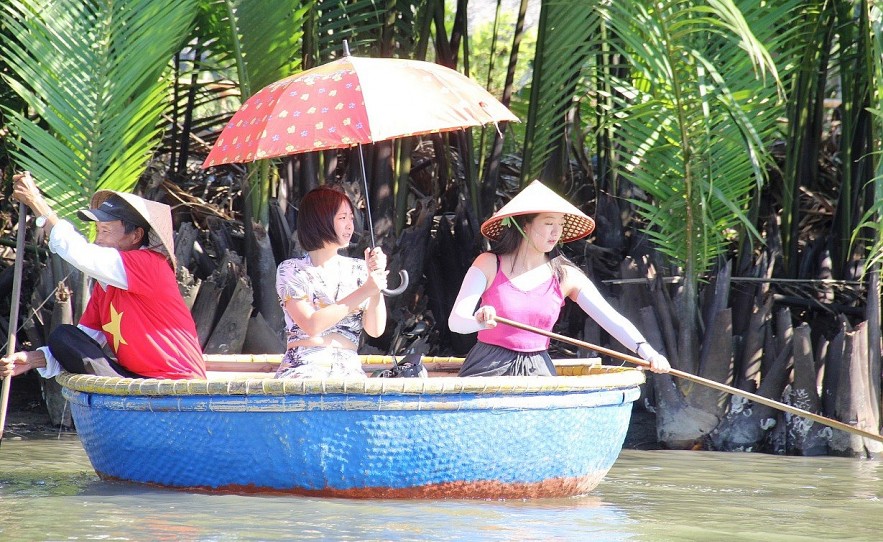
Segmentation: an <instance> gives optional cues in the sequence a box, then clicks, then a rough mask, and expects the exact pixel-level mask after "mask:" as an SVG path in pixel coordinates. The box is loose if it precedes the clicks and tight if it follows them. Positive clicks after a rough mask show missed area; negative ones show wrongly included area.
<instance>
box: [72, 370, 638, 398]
mask: <svg viewBox="0 0 883 542" xmlns="http://www.w3.org/2000/svg"><path fill="white" fill-rule="evenodd" d="M573 369H576V368H573ZM569 374H574V375H579V376H551V377H511V376H509V377H507V376H501V377H486V378H458V377H453V376H451V377H432V378H365V379H326V380H313V379H286V380H277V379H274V378H272V376H271V375H269V374H268V375H267V377H266V378H238V379H237V378H235V377H234V378H224V379H217V380H160V379H152V378H143V379H142V378H119V377H106V376H93V375H80V374H71V373H62V374H60V375H59V376H58V377H57V380H58V382H59V383H60V384H61V385H62V386H64V387H66V388H68V389H71V390H75V391H80V392H85V393H100V394H105V395H127V396H144V397H155V396H188V395H190V396H204V395H228V396H242V395H321V394H351V395H382V394H386V393H392V394H406V395H451V394H458V393H472V394H497V395H500V394H502V395H518V394H538V393H555V392H585V391H593V390H608V389H618V388H629V387H634V386H639V385H641V384H643V383H644V373H643V372H642V371H640V370H637V369H631V368H626V367H610V366H598V365H586V366H582V368H581V369H579V370H574V371H572V372H570V373H569Z"/></svg>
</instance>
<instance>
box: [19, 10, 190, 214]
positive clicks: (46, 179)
mask: <svg viewBox="0 0 883 542" xmlns="http://www.w3.org/2000/svg"><path fill="white" fill-rule="evenodd" d="M4 7H5V10H4V11H3V13H2V16H3V19H4V24H5V25H6V26H7V27H8V29H9V32H10V34H11V36H12V38H13V39H12V40H10V41H9V42H8V43H6V44H5V47H4V50H3V52H2V54H3V57H4V61H5V62H6V63H7V64H8V66H9V69H10V72H11V74H8V75H4V79H5V80H6V82H7V83H8V84H9V85H10V87H11V88H12V89H13V90H15V92H16V93H18V94H19V95H20V96H21V97H22V98H23V99H24V100H25V101H26V102H27V103H28V105H29V107H30V108H31V109H32V110H33V111H34V112H35V114H36V117H37V118H36V120H35V119H32V118H30V117H28V116H25V115H24V114H22V113H19V112H17V111H10V112H9V115H10V119H11V125H12V127H13V129H14V131H15V133H16V135H17V138H18V141H17V146H16V148H15V149H14V150H13V155H14V157H15V158H16V160H17V161H18V163H19V166H20V167H22V168H25V169H28V170H30V171H31V172H32V173H34V175H35V176H36V177H37V178H38V179H39V180H40V186H41V188H42V189H43V191H44V192H45V193H46V195H47V196H48V197H49V198H50V199H51V200H53V201H55V203H56V204H57V207H56V210H57V211H58V212H59V213H60V214H62V215H65V216H70V215H71V214H72V213H73V211H74V210H75V209H76V208H78V207H81V206H83V205H84V204H86V203H87V202H88V199H89V197H90V195H91V194H92V192H94V191H95V190H96V189H104V188H107V189H114V190H123V191H129V190H131V189H132V188H133V187H134V186H135V183H136V182H137V180H138V177H139V175H140V174H141V173H142V172H143V170H144V167H145V165H146V163H147V160H148V159H149V157H150V154H151V151H152V149H153V148H154V147H155V146H156V145H157V143H158V141H159V128H158V126H159V124H158V121H159V119H160V116H161V114H162V111H163V108H164V105H165V99H166V91H167V88H168V85H169V81H168V79H167V78H166V77H164V74H165V73H166V68H167V66H168V60H169V58H171V55H172V54H173V53H174V51H176V50H178V49H179V48H180V45H181V43H182V41H183V39H184V37H185V36H186V35H187V34H188V32H189V31H190V27H191V25H192V21H193V17H194V13H195V3H194V2H193V1H192V0H186V1H181V0H132V1H129V2H124V3H110V4H108V3H107V2H98V1H82V0H41V1H19V0H9V1H8V2H7V3H6V4H5V6H4Z"/></svg>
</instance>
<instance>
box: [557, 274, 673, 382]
mask: <svg viewBox="0 0 883 542" xmlns="http://www.w3.org/2000/svg"><path fill="white" fill-rule="evenodd" d="M565 269H567V273H568V275H569V280H573V281H574V282H573V283H574V285H575V287H574V288H572V291H571V299H574V296H575V299H574V301H576V303H577V304H578V305H579V306H580V308H582V309H583V310H584V311H585V312H586V314H587V315H589V316H590V317H591V318H592V319H593V320H594V321H595V322H597V323H598V325H600V326H601V327H603V328H604V329H605V330H606V331H607V333H610V335H612V336H613V338H615V339H616V340H617V341H619V342H621V343H622V344H623V345H624V346H625V347H626V348H628V349H629V350H631V351H633V352H635V353H636V354H638V355H639V356H641V358H642V359H645V360H647V361H649V362H650V370H652V371H653V372H657V373H663V372H668V370H669V369H670V368H671V366H670V365H669V363H668V360H667V359H666V358H665V356H663V355H662V354H660V353H659V352H657V351H656V350H654V349H653V347H652V346H650V344H649V343H648V342H647V339H645V338H644V336H643V335H642V334H641V332H640V331H638V328H636V327H635V325H634V324H632V323H631V322H630V321H629V320H628V319H627V318H626V317H625V316H623V315H622V314H620V313H619V312H617V311H616V309H614V308H613V306H612V305H610V303H608V302H607V300H606V299H604V297H603V296H602V295H601V292H599V291H598V288H596V287H595V285H594V284H593V283H592V281H591V280H589V278H588V277H586V276H585V275H583V274H582V273H581V272H579V271H578V270H576V269H574V268H570V267H566V268H565ZM577 275H578V276H577Z"/></svg>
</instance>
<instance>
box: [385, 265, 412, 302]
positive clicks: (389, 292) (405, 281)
mask: <svg viewBox="0 0 883 542" xmlns="http://www.w3.org/2000/svg"><path fill="white" fill-rule="evenodd" d="M399 278H400V279H402V283H401V284H399V287H398V288H395V289H394V290H388V289H387V290H381V292H383V295H385V296H386V297H395V296H397V295H401V294H402V292H404V291H405V289H406V288H407V287H408V272H407V271H405V270H404V269H402V270H401V271H399Z"/></svg>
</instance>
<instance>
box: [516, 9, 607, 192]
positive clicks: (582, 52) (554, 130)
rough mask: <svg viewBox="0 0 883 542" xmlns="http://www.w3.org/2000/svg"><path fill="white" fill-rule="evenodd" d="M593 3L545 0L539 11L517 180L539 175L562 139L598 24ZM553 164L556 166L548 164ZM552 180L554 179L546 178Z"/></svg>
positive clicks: (523, 182) (596, 11) (593, 44)
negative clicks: (528, 103) (518, 177)
mask: <svg viewBox="0 0 883 542" xmlns="http://www.w3.org/2000/svg"><path fill="white" fill-rule="evenodd" d="M599 24H600V22H599V12H598V8H597V7H596V6H595V5H594V2H592V3H591V4H590V5H586V4H585V3H581V2H569V1H566V0H547V1H546V2H544V3H543V6H542V10H541V12H540V23H539V35H538V39H537V45H536V54H535V56H534V61H533V78H532V82H531V89H530V90H531V94H530V108H529V110H528V114H527V116H526V117H521V118H523V119H525V120H526V122H527V124H526V133H525V137H524V145H523V151H522V152H523V157H522V163H523V165H522V171H521V182H522V185H523V184H525V182H526V181H528V180H530V179H535V178H538V177H540V176H541V175H540V172H541V171H542V170H543V169H544V167H548V165H549V164H547V161H548V160H549V158H550V156H551V155H552V153H553V152H554V151H555V150H556V149H557V148H560V146H561V145H562V144H563V142H564V133H565V126H566V114H567V111H568V110H569V109H570V108H571V107H572V105H573V99H574V95H575V93H576V89H577V83H578V81H579V79H580V77H581V75H582V68H583V66H584V65H585V64H586V62H587V60H588V57H589V55H590V54H591V52H592V48H593V46H595V45H596V44H595V43H594V42H593V41H592V40H591V39H590V36H593V35H596V34H597V29H598V28H599ZM553 169H555V168H554V167H553ZM545 180H547V181H548V180H553V181H557V179H545Z"/></svg>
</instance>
